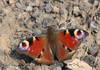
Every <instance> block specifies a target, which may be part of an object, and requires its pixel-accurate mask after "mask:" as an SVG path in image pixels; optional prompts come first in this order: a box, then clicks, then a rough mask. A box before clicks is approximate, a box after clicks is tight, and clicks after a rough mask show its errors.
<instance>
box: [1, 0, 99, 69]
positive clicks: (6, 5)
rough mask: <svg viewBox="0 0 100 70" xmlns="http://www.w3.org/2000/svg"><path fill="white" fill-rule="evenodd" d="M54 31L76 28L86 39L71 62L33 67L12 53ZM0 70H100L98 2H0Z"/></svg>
mask: <svg viewBox="0 0 100 70" xmlns="http://www.w3.org/2000/svg"><path fill="white" fill-rule="evenodd" d="M51 25H56V29H57V30H61V29H66V28H80V29H84V30H86V31H87V32H88V33H89V36H88V37H87V38H86V39H85V40H84V41H83V42H82V43H81V45H80V46H79V52H80V53H78V54H77V55H75V56H73V58H72V59H70V60H66V61H64V63H66V64H67V66H66V69H63V67H62V66H61V64H58V65H55V64H54V65H50V66H48V65H43V64H37V63H36V62H34V61H33V60H32V59H31V58H30V57H28V56H26V55H19V54H18V53H16V51H15V50H14V49H15V47H16V46H17V45H18V44H19V41H20V40H22V39H26V38H27V37H31V36H32V35H34V34H35V35H37V34H41V33H42V31H44V30H46V29H45V27H46V26H51ZM0 70H100V0H0Z"/></svg>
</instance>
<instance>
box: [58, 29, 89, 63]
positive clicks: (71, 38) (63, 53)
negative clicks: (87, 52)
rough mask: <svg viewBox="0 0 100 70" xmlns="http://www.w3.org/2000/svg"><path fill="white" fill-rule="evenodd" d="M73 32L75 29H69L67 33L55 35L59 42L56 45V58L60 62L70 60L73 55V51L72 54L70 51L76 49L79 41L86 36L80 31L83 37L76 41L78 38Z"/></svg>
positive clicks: (85, 33)
mask: <svg viewBox="0 0 100 70" xmlns="http://www.w3.org/2000/svg"><path fill="white" fill-rule="evenodd" d="M75 30H76V29H70V30H69V31H68V30H67V31H66V32H65V31H64V32H59V33H58V34H57V36H58V40H59V42H58V43H59V45H57V56H58V58H59V60H60V61H62V60H64V59H69V58H71V57H72V55H73V54H74V53H75V51H74V52H73V51H72V50H75V49H77V48H78V46H79V45H80V43H81V40H82V39H83V38H85V37H86V36H87V35H88V33H87V32H86V31H83V30H81V32H82V33H84V35H83V36H79V37H81V38H80V39H78V37H76V36H75ZM77 32H78V30H77ZM77 32H76V33H77Z"/></svg>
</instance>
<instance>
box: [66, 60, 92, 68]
mask: <svg viewBox="0 0 100 70" xmlns="http://www.w3.org/2000/svg"><path fill="white" fill-rule="evenodd" d="M68 68H70V69H72V70H92V67H91V66H89V65H88V64H87V63H86V62H84V61H80V60H79V59H74V60H73V61H72V62H69V63H68Z"/></svg>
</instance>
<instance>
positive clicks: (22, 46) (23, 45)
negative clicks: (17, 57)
mask: <svg viewBox="0 0 100 70" xmlns="http://www.w3.org/2000/svg"><path fill="white" fill-rule="evenodd" d="M28 48H29V42H28V41H26V40H24V41H22V42H21V43H20V45H19V50H20V51H27V50H28Z"/></svg>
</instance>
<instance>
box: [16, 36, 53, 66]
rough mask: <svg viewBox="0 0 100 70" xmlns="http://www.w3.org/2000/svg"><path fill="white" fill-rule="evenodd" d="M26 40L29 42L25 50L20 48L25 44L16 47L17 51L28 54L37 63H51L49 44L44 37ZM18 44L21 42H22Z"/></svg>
mask: <svg viewBox="0 0 100 70" xmlns="http://www.w3.org/2000/svg"><path fill="white" fill-rule="evenodd" d="M26 41H27V42H28V43H29V47H28V49H27V50H25V51H23V50H21V49H22V48H25V44H24V45H21V46H24V47H22V48H18V49H17V50H18V52H19V53H22V54H26V55H29V56H30V57H32V58H33V59H34V60H36V61H37V62H38V63H43V64H51V63H53V57H52V54H51V52H50V46H49V44H48V41H47V39H46V37H33V38H30V39H27V40H26ZM23 42H24V41H23ZM20 44H22V42H21V43H20Z"/></svg>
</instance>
